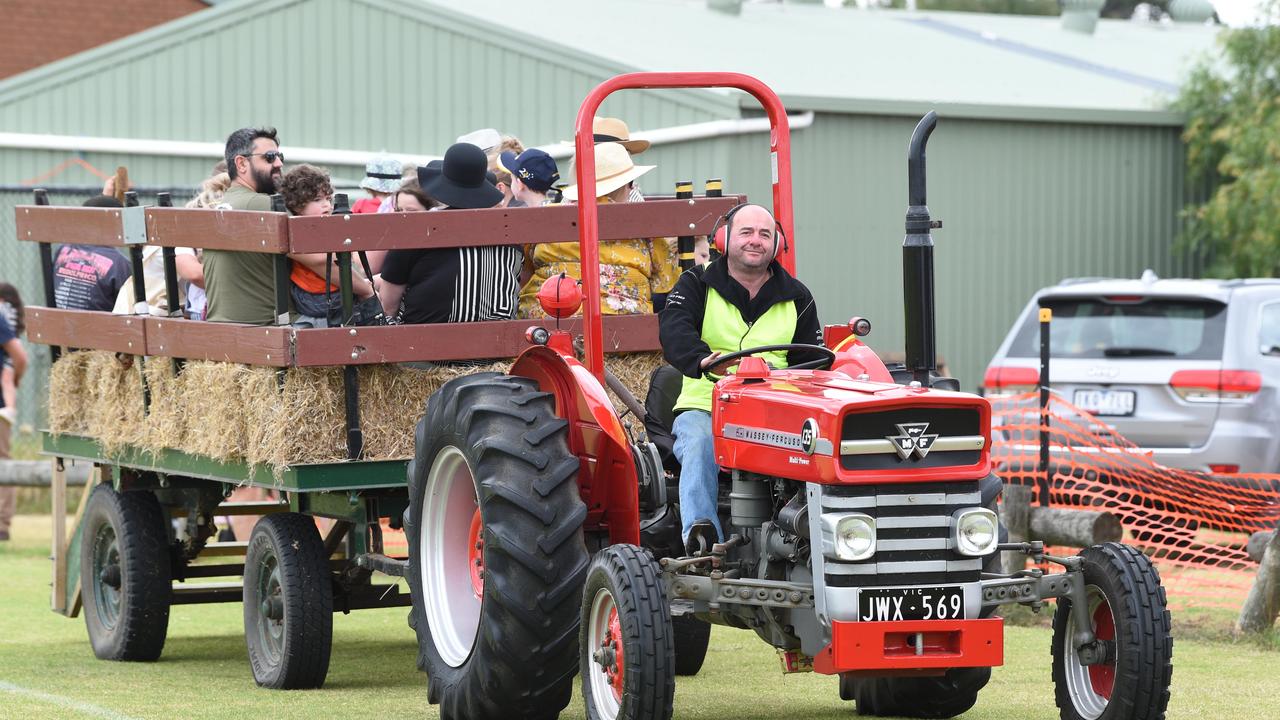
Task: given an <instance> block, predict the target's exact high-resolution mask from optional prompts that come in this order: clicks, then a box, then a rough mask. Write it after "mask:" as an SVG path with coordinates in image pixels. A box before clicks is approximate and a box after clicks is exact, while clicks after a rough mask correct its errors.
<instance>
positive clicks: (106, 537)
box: [80, 484, 173, 661]
mask: <svg viewBox="0 0 1280 720" xmlns="http://www.w3.org/2000/svg"><path fill="white" fill-rule="evenodd" d="M165 522H166V516H165V512H164V510H163V509H162V508H161V507H160V502H159V501H158V500H156V496H155V495H154V494H153V493H151V492H150V491H148V490H134V491H130V492H123V493H118V492H116V491H115V490H114V489H112V487H111V486H110V485H106V484H103V485H99V486H97V487H95V488H94V489H93V494H92V495H90V496H89V502H88V503H87V505H86V507H85V512H84V524H83V530H82V540H81V543H80V593H81V597H82V599H83V604H84V623H85V626H86V627H87V628H88V630H89V642H90V643H91V644H92V645H93V654H94V655H96V656H97V657H98V658H100V659H102V660H126V661H151V660H156V659H158V658H159V657H160V653H161V651H162V650H164V641H165V636H166V635H167V633H168V631H169V602H170V596H171V594H172V592H173V590H172V582H173V580H172V566H171V562H170V558H169V542H168V535H167V531H166V528H165Z"/></svg>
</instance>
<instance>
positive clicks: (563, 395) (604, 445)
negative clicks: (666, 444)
mask: <svg viewBox="0 0 1280 720" xmlns="http://www.w3.org/2000/svg"><path fill="white" fill-rule="evenodd" d="M511 374H512V375H519V376H522V377H527V378H530V379H532V380H534V381H535V382H537V383H538V385H539V387H541V388H542V390H543V391H544V392H549V393H551V394H552V395H554V396H555V399H556V414H557V415H559V416H560V417H562V418H564V419H565V420H567V421H568V422H569V450H570V451H571V452H573V453H574V454H575V455H577V456H578V458H579V461H580V467H579V470H578V489H579V492H580V493H581V494H582V501H583V502H584V503H586V505H587V519H586V521H585V523H584V524H583V529H584V530H585V531H586V532H588V533H591V532H600V531H603V532H607V533H608V535H609V543H610V544H617V543H630V544H633V545H638V544H639V543H640V482H639V478H638V477H637V476H636V466H635V460H634V459H633V458H632V457H631V444H630V442H629V441H628V440H627V433H626V431H625V430H624V429H623V427H622V422H621V421H620V420H619V419H618V415H617V413H616V412H615V411H614V409H613V403H611V402H610V401H609V396H608V395H607V394H606V392H605V389H604V387H603V386H602V385H601V384H600V381H599V380H597V379H596V377H595V376H594V375H592V374H591V371H590V370H588V369H587V368H586V367H585V366H584V365H583V364H582V363H580V362H578V360H577V359H576V358H574V357H572V356H569V355H565V354H563V353H560V352H558V351H556V350H553V349H552V348H550V347H547V346H544V345H536V346H534V347H531V348H529V349H527V350H525V351H524V352H523V353H521V354H520V357H518V358H516V361H515V363H514V364H513V365H512V366H511Z"/></svg>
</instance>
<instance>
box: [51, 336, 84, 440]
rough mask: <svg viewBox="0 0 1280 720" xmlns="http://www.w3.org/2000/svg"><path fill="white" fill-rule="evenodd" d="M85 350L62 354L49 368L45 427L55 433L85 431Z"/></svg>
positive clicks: (78, 432)
mask: <svg viewBox="0 0 1280 720" xmlns="http://www.w3.org/2000/svg"><path fill="white" fill-rule="evenodd" d="M88 360H89V353H87V352H71V353H67V354H65V355H63V356H62V357H61V358H59V359H58V361H57V362H55V363H54V364H53V367H51V368H50V369H49V431H50V432H52V433H53V434H55V435H61V434H64V433H67V434H80V433H83V432H85V430H86V429H87V428H86V425H85V413H84V407H85V404H86V403H87V402H89V397H88V395H87V393H86V391H85V366H86V364H87V363H88Z"/></svg>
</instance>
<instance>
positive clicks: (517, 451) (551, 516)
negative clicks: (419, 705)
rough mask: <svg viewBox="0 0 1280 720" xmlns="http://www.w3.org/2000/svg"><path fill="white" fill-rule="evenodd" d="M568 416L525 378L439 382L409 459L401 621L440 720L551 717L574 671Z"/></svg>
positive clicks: (574, 532) (578, 506) (576, 553)
mask: <svg viewBox="0 0 1280 720" xmlns="http://www.w3.org/2000/svg"><path fill="white" fill-rule="evenodd" d="M567 427H568V424H567V423H566V421H565V420H564V419H562V418H559V417H557V416H556V414H555V400H554V398H553V397H552V396H551V395H550V394H548V393H545V392H541V391H539V389H538V385H537V383H535V382H533V381H532V380H529V379H527V378H521V377H512V376H507V375H498V374H496V373H477V374H474V375H468V376H465V377H461V378H457V379H455V380H452V381H450V382H448V383H446V384H445V385H444V386H443V387H441V388H440V390H438V391H437V392H436V393H435V394H434V395H432V396H431V399H430V400H429V401H428V403H427V412H426V414H425V415H424V416H423V418H422V420H421V421H419V423H418V428H417V434H416V437H415V442H416V448H415V452H414V459H413V461H412V462H411V463H410V465H409V512H408V518H407V523H406V527H405V535H406V536H407V538H408V540H409V567H408V579H409V590H410V592H411V593H412V595H413V609H412V611H411V613H410V625H412V626H413V628H414V630H415V632H416V633H417V636H418V667H420V668H421V669H423V670H425V671H426V672H427V675H428V680H427V699H428V700H429V701H430V702H433V703H439V704H440V706H441V708H440V714H441V717H442V718H445V720H460V719H463V718H465V719H466V720H491V719H500V720H514V719H516V718H544V717H555V716H556V715H557V714H558V713H559V712H560V710H562V709H564V707H565V706H566V705H568V704H569V698H570V696H571V694H572V691H573V675H574V673H576V672H577V665H576V661H577V656H576V652H575V651H576V648H575V647H574V639H575V637H576V634H577V630H578V600H579V598H580V593H581V592H582V582H583V578H584V577H585V575H586V571H587V561H588V558H587V549H586V545H585V544H584V543H583V539H582V522H583V520H584V519H585V518H586V514H587V508H586V505H584V504H583V502H582V499H581V497H580V496H579V493H578V485H577V482H576V479H577V474H578V458H577V456H575V455H573V454H572V453H571V452H570V451H569V445H568V440H567Z"/></svg>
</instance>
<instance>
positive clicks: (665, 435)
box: [644, 364, 684, 475]
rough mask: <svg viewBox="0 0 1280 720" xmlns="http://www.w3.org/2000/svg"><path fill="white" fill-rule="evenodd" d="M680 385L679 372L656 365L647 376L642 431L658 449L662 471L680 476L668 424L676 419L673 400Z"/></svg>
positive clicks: (682, 378)
mask: <svg viewBox="0 0 1280 720" xmlns="http://www.w3.org/2000/svg"><path fill="white" fill-rule="evenodd" d="M683 382H684V375H682V374H680V371H679V370H676V369H675V368H673V367H671V366H670V365H665V364H664V365H659V366H658V367H657V368H655V369H654V371H653V374H651V375H650V376H649V394H648V395H646V396H645V398H644V429H645V431H646V432H647V433H648V434H649V442H651V443H653V444H654V445H656V446H658V455H660V456H661V457H662V467H663V469H665V470H666V471H667V472H670V473H673V474H675V475H679V474H680V462H679V461H678V460H676V454H675V450H674V447H675V441H676V439H675V436H674V435H672V434H671V425H672V423H674V422H675V419H676V412H675V405H676V399H677V398H679V397H680V388H681V385H682V384H683Z"/></svg>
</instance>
